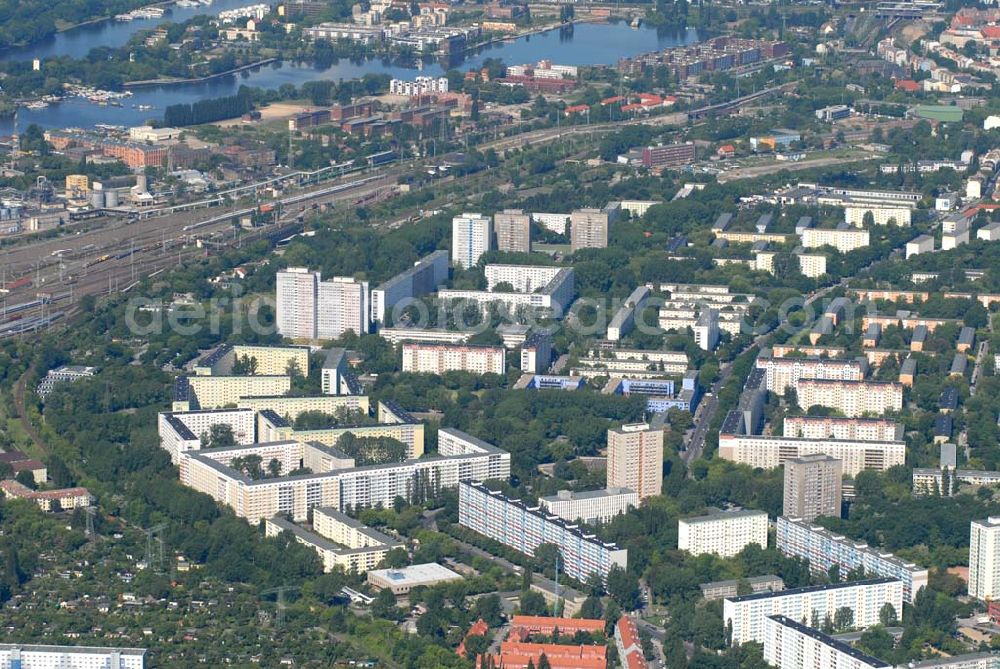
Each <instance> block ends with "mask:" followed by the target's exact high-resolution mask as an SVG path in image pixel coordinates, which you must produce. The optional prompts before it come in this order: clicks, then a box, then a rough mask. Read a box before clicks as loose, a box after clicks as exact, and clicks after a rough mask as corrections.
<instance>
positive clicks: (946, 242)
mask: <svg viewBox="0 0 1000 669" xmlns="http://www.w3.org/2000/svg"><path fill="white" fill-rule="evenodd" d="M968 243H969V224H968V223H966V224H965V226H964V227H961V228H957V229H955V230H953V231H952V232H945V233H942V234H941V250H942V251H951V250H952V249H956V248H958V247H959V246H961V245H962V244H968Z"/></svg>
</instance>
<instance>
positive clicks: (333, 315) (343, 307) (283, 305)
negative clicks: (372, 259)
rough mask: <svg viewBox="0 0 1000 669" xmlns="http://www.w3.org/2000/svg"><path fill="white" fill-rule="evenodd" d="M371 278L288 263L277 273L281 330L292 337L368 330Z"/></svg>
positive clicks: (326, 336)
mask: <svg viewBox="0 0 1000 669" xmlns="http://www.w3.org/2000/svg"><path fill="white" fill-rule="evenodd" d="M368 296H369V293H368V282H367V281H357V280H355V279H353V278H351V277H342V276H337V277H333V279H331V280H329V281H323V280H322V275H321V274H320V273H319V272H313V271H310V270H308V269H306V268H304V267H289V268H288V269H287V270H284V271H281V272H278V274H277V296H276V298H277V305H276V311H277V314H276V319H277V322H278V334H280V335H282V336H284V337H289V338H291V339H336V338H337V337H340V336H341V335H343V334H344V333H345V332H348V331H354V332H355V333H357V334H359V335H360V334H365V333H366V332H368V328H369V322H370V321H369V319H370V312H371V310H370V307H369V298H368Z"/></svg>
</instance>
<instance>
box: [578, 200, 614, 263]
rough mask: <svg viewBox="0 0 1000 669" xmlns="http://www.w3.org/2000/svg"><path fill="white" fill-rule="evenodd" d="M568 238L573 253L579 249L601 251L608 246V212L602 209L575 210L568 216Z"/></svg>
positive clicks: (609, 225)
mask: <svg viewBox="0 0 1000 669" xmlns="http://www.w3.org/2000/svg"><path fill="white" fill-rule="evenodd" d="M569 226H570V227H569V237H570V242H571V243H572V246H573V252H574V253H575V252H577V251H579V250H580V249H603V248H607V246H608V228H609V227H611V222H610V221H609V220H608V212H606V211H604V210H602V209H577V210H576V211H574V212H572V213H571V214H570V215H569Z"/></svg>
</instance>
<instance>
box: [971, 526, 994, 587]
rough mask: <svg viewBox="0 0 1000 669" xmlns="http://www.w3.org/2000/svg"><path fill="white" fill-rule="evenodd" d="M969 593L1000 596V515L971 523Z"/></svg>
mask: <svg viewBox="0 0 1000 669" xmlns="http://www.w3.org/2000/svg"><path fill="white" fill-rule="evenodd" d="M969 595H970V596H972V597H975V598H976V599H980V600H984V601H985V600H992V599H996V598H997V597H998V596H1000V516H990V517H989V518H986V519H985V520H973V521H972V522H971V523H969Z"/></svg>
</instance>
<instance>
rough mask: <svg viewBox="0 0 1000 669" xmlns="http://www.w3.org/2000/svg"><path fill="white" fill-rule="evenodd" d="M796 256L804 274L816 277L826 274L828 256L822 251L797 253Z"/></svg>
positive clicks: (812, 277) (800, 269)
mask: <svg viewBox="0 0 1000 669" xmlns="http://www.w3.org/2000/svg"><path fill="white" fill-rule="evenodd" d="M795 257H796V258H797V259H798V261H799V271H800V272H802V275H803V276H808V277H809V278H811V279H815V278H816V277H818V276H823V275H824V274H826V256H825V255H823V254H822V253H796V254H795Z"/></svg>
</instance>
